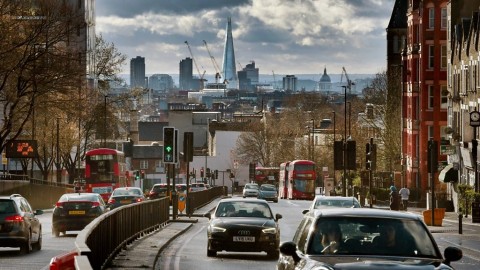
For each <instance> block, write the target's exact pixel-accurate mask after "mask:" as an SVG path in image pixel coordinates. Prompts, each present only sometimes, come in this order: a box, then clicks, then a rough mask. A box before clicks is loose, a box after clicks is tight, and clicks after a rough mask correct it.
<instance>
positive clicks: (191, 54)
mask: <svg viewBox="0 0 480 270" xmlns="http://www.w3.org/2000/svg"><path fill="white" fill-rule="evenodd" d="M185 44H187V47H188V51H189V52H190V56H191V57H192V60H193V63H194V64H195V68H196V69H197V72H198V77H199V78H200V89H203V82H204V81H205V80H204V79H203V77H204V76H205V70H204V71H203V73H201V72H200V69H199V68H198V65H197V61H196V60H195V57H193V53H192V49H191V48H190V45H189V44H188V41H185Z"/></svg>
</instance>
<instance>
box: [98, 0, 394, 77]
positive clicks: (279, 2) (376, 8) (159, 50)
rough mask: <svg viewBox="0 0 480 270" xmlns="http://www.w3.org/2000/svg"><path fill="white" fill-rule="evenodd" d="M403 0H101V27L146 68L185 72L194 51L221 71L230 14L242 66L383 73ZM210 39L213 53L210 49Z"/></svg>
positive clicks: (203, 67)
mask: <svg viewBox="0 0 480 270" xmlns="http://www.w3.org/2000/svg"><path fill="white" fill-rule="evenodd" d="M394 2H395V0H97V1H95V3H96V10H95V13H96V32H97V34H101V35H102V36H103V38H104V39H105V40H106V41H107V42H110V43H113V44H114V45H115V47H116V48H117V49H118V50H119V51H120V52H121V53H123V54H125V55H126V56H127V62H126V65H125V66H124V67H123V72H122V73H124V74H128V73H129V68H130V59H132V58H135V57H136V56H142V57H145V66H146V67H145V69H146V71H145V72H146V74H155V73H159V74H178V73H179V63H180V61H181V60H182V59H185V58H187V57H191V54H190V52H189V50H188V47H187V45H186V44H185V41H187V42H188V44H189V45H190V47H191V50H192V53H193V57H194V59H195V61H196V63H197V66H198V70H197V69H196V68H195V65H194V66H193V74H194V75H196V76H198V73H199V72H200V73H203V71H205V72H206V74H207V75H208V74H215V73H216V70H215V66H214V64H213V62H212V60H214V61H215V62H216V63H217V64H218V66H220V68H221V67H222V61H223V48H224V44H225V31H226V25H227V20H228V17H230V18H231V20H232V30H233V43H234V49H235V58H236V62H237V63H236V68H237V71H238V70H240V67H242V68H243V67H245V65H246V64H249V63H251V62H252V61H255V65H256V67H257V68H259V70H260V74H273V73H275V74H279V75H280V74H319V76H318V79H319V78H320V76H321V75H322V74H323V71H324V68H326V69H327V73H329V74H341V73H342V68H343V67H345V70H346V71H347V74H376V73H379V72H382V71H383V70H385V67H386V28H387V26H388V22H389V19H390V16H391V13H392V10H393V5H394ZM204 40H205V41H206V43H207V46H208V49H209V50H210V52H211V55H212V57H213V59H212V58H211V57H210V55H209V53H208V51H207V50H206V47H205V44H204V42H203V41H204Z"/></svg>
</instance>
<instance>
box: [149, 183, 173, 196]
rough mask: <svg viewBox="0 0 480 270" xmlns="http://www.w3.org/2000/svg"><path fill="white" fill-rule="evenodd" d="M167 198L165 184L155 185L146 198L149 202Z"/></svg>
mask: <svg viewBox="0 0 480 270" xmlns="http://www.w3.org/2000/svg"><path fill="white" fill-rule="evenodd" d="M166 196H169V194H168V192H167V184H165V183H162V184H155V185H153V187H152V189H151V190H150V191H149V192H148V198H149V199H150V200H154V199H158V198H162V197H166Z"/></svg>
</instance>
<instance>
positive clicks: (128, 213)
mask: <svg viewBox="0 0 480 270" xmlns="http://www.w3.org/2000/svg"><path fill="white" fill-rule="evenodd" d="M168 220H169V200H168V198H166V197H165V198H161V199H157V200H151V201H145V202H142V203H138V204H131V205H126V206H122V207H119V208H117V209H114V210H112V211H110V212H107V213H106V214H104V215H102V216H100V217H99V218H97V219H95V220H94V221H92V222H91V223H90V224H88V225H87V227H85V228H84V229H83V230H82V231H81V232H80V233H79V234H78V235H77V238H76V240H75V246H76V249H77V252H78V255H81V256H87V257H88V260H89V261H90V265H91V267H92V268H93V269H103V268H105V267H106V265H107V264H108V263H110V262H111V260H113V259H114V257H115V256H116V254H117V253H118V252H119V250H120V249H122V248H125V247H126V246H127V245H128V244H130V243H131V242H133V241H134V240H135V239H137V238H139V237H140V236H142V235H143V234H146V233H149V232H152V231H154V230H156V229H158V228H159V227H161V226H164V225H165V224H166V223H167V222H168Z"/></svg>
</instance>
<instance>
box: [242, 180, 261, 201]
mask: <svg viewBox="0 0 480 270" xmlns="http://www.w3.org/2000/svg"><path fill="white" fill-rule="evenodd" d="M258 189H259V187H258V184H253V183H250V184H246V185H245V187H244V188H243V198H246V197H258Z"/></svg>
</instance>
